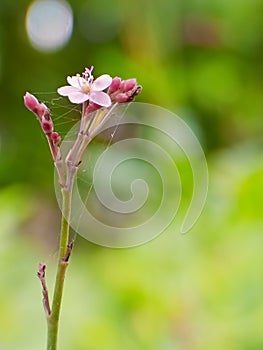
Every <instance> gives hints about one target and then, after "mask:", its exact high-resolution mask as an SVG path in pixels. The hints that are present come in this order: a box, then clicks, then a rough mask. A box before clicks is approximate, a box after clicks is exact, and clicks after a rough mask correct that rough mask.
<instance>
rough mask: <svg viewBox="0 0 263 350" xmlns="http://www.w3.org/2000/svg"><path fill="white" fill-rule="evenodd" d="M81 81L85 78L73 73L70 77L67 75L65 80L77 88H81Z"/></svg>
mask: <svg viewBox="0 0 263 350" xmlns="http://www.w3.org/2000/svg"><path fill="white" fill-rule="evenodd" d="M83 81H84V82H85V79H83V78H82V77H79V76H77V75H74V76H73V77H70V76H68V77H67V82H68V83H69V85H71V86H74V87H75V88H77V89H81V85H82V84H83Z"/></svg>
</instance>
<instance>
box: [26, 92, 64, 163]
mask: <svg viewBox="0 0 263 350" xmlns="http://www.w3.org/2000/svg"><path fill="white" fill-rule="evenodd" d="M24 104H25V106H26V108H27V109H28V110H30V111H31V112H33V113H34V114H35V116H36V117H37V119H38V121H39V123H40V125H41V128H42V130H43V132H44V133H45V135H46V137H47V139H48V143H49V147H50V150H51V154H52V157H53V160H54V161H57V158H58V156H60V152H59V146H58V145H59V143H60V141H61V137H60V135H59V134H58V133H57V132H55V131H54V124H53V121H52V119H51V116H50V110H49V108H48V107H47V106H46V105H45V104H44V103H42V102H39V101H38V100H37V99H36V97H35V96H34V95H31V94H30V93H29V92H27V93H26V94H25V96H24Z"/></svg>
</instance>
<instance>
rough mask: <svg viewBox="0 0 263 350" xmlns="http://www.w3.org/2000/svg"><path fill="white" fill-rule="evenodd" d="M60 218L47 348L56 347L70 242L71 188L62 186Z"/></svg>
mask: <svg viewBox="0 0 263 350" xmlns="http://www.w3.org/2000/svg"><path fill="white" fill-rule="evenodd" d="M61 192H62V218H61V231H60V246H59V259H58V266H57V275H56V282H55V287H54V294H53V302H52V308H51V313H50V315H47V326H48V333H47V350H56V349H57V339H58V325H59V316H60V309H61V302H62V294H63V287H64V280H65V275H66V270H67V266H68V259H69V256H70V253H71V249H72V244H69V219H70V212H71V197H72V188H70V189H67V188H62V189H61Z"/></svg>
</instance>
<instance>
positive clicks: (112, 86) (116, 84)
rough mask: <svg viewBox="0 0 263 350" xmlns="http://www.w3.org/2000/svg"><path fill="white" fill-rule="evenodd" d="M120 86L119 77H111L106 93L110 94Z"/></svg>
mask: <svg viewBox="0 0 263 350" xmlns="http://www.w3.org/2000/svg"><path fill="white" fill-rule="evenodd" d="M120 86H121V78H119V77H115V78H113V79H112V82H111V84H110V86H109V88H108V94H112V93H113V92H115V91H117V90H119V88H120Z"/></svg>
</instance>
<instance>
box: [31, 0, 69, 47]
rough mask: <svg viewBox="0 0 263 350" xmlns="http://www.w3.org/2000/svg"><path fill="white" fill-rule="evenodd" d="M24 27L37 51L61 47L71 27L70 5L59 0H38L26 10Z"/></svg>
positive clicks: (67, 38)
mask: <svg viewBox="0 0 263 350" xmlns="http://www.w3.org/2000/svg"><path fill="white" fill-rule="evenodd" d="M26 27H27V33H28V37H29V40H30V42H31V44H32V46H33V47H34V48H36V49H37V50H39V51H45V52H52V51H57V50H59V49H60V48H62V47H63V46H64V45H65V44H66V43H67V42H68V40H69V38H70V36H71V33H72V29H73V14H72V10H71V7H70V6H69V4H68V3H67V2H65V1H61V0H38V1H35V2H33V3H32V4H31V5H30V6H29V8H28V11H27V15H26Z"/></svg>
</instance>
